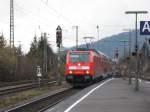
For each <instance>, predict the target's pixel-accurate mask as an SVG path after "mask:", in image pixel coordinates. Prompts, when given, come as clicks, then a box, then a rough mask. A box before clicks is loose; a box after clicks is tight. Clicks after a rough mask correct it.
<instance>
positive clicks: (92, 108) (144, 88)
mask: <svg viewBox="0 0 150 112" xmlns="http://www.w3.org/2000/svg"><path fill="white" fill-rule="evenodd" d="M139 82H140V83H139V87H140V89H139V91H138V92H136V91H135V90H134V87H135V84H134V83H135V80H132V84H131V85H129V84H128V80H123V79H121V78H115V79H109V80H107V81H105V82H103V83H99V84H96V85H94V86H92V87H90V88H88V90H84V91H83V92H81V93H79V94H80V95H79V94H78V95H76V96H73V98H69V99H68V101H64V102H62V103H61V104H60V105H57V107H55V108H53V109H51V110H48V111H47V112H150V82H148V81H144V80H140V81H139ZM69 100H70V101H69Z"/></svg>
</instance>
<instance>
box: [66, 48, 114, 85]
mask: <svg viewBox="0 0 150 112" xmlns="http://www.w3.org/2000/svg"><path fill="white" fill-rule="evenodd" d="M111 75H112V64H111V61H110V59H109V58H108V56H106V55H104V54H103V53H102V52H99V51H96V50H93V49H80V50H73V51H72V50H70V51H68V52H67V55H66V69H65V78H66V81H67V82H68V83H70V84H72V85H73V86H82V85H86V84H90V83H93V82H96V81H98V80H101V79H103V78H106V77H110V76H111Z"/></svg>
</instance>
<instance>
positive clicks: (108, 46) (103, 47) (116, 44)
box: [80, 31, 147, 58]
mask: <svg viewBox="0 0 150 112" xmlns="http://www.w3.org/2000/svg"><path fill="white" fill-rule="evenodd" d="M145 38H147V36H144V37H143V36H140V35H139V31H138V44H139V47H141V46H142V44H143V42H144V41H145ZM123 40H126V41H129V32H123V33H119V34H116V35H112V36H109V37H106V38H104V39H101V40H99V41H96V42H93V43H92V44H88V46H89V48H94V49H96V50H99V51H101V52H103V53H105V54H106V55H108V56H109V57H111V58H113V57H114V52H115V49H116V48H118V49H119V56H120V57H122V56H123V55H124V43H123V42H120V41H123ZM134 46H135V31H133V32H131V50H132V51H134V49H135V48H134ZM80 47H81V48H84V47H86V45H85V44H84V45H80ZM125 48H126V55H128V52H129V43H128V42H126V47H125Z"/></svg>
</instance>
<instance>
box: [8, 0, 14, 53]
mask: <svg viewBox="0 0 150 112" xmlns="http://www.w3.org/2000/svg"><path fill="white" fill-rule="evenodd" d="M9 44H10V54H13V55H14V0H10V40H9Z"/></svg>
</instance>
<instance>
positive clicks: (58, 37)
mask: <svg viewBox="0 0 150 112" xmlns="http://www.w3.org/2000/svg"><path fill="white" fill-rule="evenodd" d="M56 43H57V47H60V45H61V43H62V29H61V27H60V26H59V25H58V27H57V29H56Z"/></svg>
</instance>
